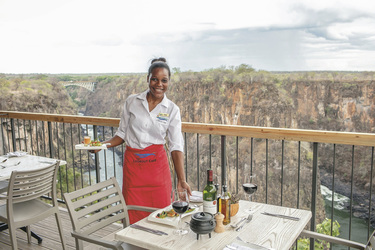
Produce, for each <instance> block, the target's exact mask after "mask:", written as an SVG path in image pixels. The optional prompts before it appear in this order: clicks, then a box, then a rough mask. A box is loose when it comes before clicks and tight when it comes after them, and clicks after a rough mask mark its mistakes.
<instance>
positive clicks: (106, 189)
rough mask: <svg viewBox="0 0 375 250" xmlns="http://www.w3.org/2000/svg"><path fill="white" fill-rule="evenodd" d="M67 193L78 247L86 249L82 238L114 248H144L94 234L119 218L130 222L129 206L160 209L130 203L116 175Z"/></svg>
mask: <svg viewBox="0 0 375 250" xmlns="http://www.w3.org/2000/svg"><path fill="white" fill-rule="evenodd" d="M64 197H65V202H66V205H67V207H68V211H69V215H70V218H71V220H72V224H73V232H72V236H73V237H74V238H75V240H76V249H83V242H82V241H87V242H90V243H94V244H97V245H100V246H103V247H106V248H110V249H143V248H139V247H136V246H134V245H130V244H126V243H122V242H117V241H108V240H105V239H102V238H99V237H98V236H92V235H91V234H92V233H95V232H96V231H98V230H100V229H102V228H104V227H106V226H108V225H110V224H112V223H115V222H117V221H122V225H123V227H126V226H128V225H129V215H128V210H139V211H146V212H153V211H155V210H157V209H158V208H151V207H141V206H130V205H129V206H127V205H126V204H125V200H124V197H123V196H122V192H121V189H120V187H119V185H118V183H117V181H116V179H115V178H114V177H112V178H110V179H109V180H106V181H103V182H100V183H97V184H95V185H91V186H88V187H85V188H83V189H80V190H77V191H74V192H71V193H65V194H64Z"/></svg>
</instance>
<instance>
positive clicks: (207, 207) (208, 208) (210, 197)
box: [203, 169, 217, 214]
mask: <svg viewBox="0 0 375 250" xmlns="http://www.w3.org/2000/svg"><path fill="white" fill-rule="evenodd" d="M216 193H217V191H216V187H215V185H214V184H213V174H212V170H211V169H209V170H207V184H206V186H205V187H204V190H203V212H208V213H211V214H216V212H217V207H216V203H217V201H216Z"/></svg>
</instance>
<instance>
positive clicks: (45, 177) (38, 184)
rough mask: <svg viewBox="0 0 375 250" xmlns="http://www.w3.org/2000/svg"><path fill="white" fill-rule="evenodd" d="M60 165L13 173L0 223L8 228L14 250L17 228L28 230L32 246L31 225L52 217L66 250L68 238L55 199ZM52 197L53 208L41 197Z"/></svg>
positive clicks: (1, 211)
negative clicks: (66, 238) (54, 218)
mask: <svg viewBox="0 0 375 250" xmlns="http://www.w3.org/2000/svg"><path fill="white" fill-rule="evenodd" d="M59 164H60V162H59V161H57V162H56V163H55V164H52V165H50V166H48V167H44V168H41V169H37V170H31V171H13V172H12V174H11V177H10V179H9V184H8V189H7V193H6V194H1V195H0V199H4V200H6V204H5V205H2V206H0V221H1V222H4V223H6V224H7V225H8V228H9V235H10V239H11V244H12V248H13V249H18V248H17V239H16V229H17V228H21V227H26V233H27V240H28V242H29V243H31V232H30V225H31V224H33V223H35V222H37V221H41V220H43V219H45V218H46V217H47V216H50V215H52V214H54V215H55V217H56V223H57V226H58V229H59V232H60V239H61V244H62V246H63V249H65V238H64V235H63V228H62V224H61V219H60V214H59V207H58V203H57V196H56V176H57V170H58V166H59ZM49 193H50V194H51V197H52V205H51V204H47V203H45V202H43V201H42V200H41V199H40V197H41V196H43V195H46V194H49Z"/></svg>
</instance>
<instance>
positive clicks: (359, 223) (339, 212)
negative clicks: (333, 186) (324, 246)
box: [320, 186, 371, 250]
mask: <svg viewBox="0 0 375 250" xmlns="http://www.w3.org/2000/svg"><path fill="white" fill-rule="evenodd" d="M320 187H321V193H322V195H323V197H324V201H325V211H326V217H327V218H331V209H332V191H331V190H330V189H329V188H327V187H325V186H320ZM349 201H350V199H349V198H348V197H345V196H343V195H340V194H338V193H335V197H334V203H333V214H334V217H333V220H336V221H337V222H338V223H339V224H340V235H339V237H340V238H345V239H348V237H349V218H350V210H348V209H347V208H346V207H345V206H344V204H345V203H347V202H349ZM370 231H371V229H370ZM351 240H353V241H357V242H361V243H366V242H367V222H366V221H365V220H363V219H360V218H357V217H354V216H353V217H352V229H351ZM333 249H335V250H339V249H340V250H341V249H345V250H347V249H348V248H347V247H343V246H334V247H333Z"/></svg>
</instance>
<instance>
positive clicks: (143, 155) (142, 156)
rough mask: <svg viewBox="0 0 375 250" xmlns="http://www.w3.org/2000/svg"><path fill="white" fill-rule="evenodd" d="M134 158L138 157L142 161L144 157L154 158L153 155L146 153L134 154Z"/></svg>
mask: <svg viewBox="0 0 375 250" xmlns="http://www.w3.org/2000/svg"><path fill="white" fill-rule="evenodd" d="M135 155H136V156H138V157H139V158H141V159H143V158H146V157H149V156H152V155H153V156H156V154H155V153H146V154H139V153H138V154H135Z"/></svg>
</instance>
